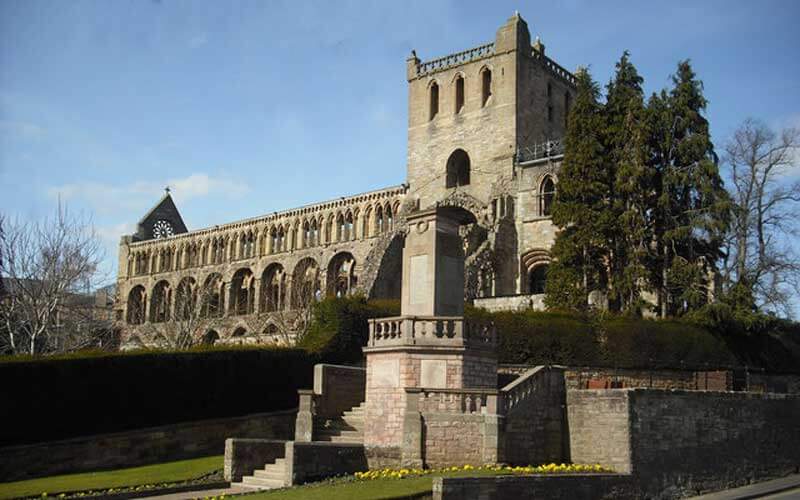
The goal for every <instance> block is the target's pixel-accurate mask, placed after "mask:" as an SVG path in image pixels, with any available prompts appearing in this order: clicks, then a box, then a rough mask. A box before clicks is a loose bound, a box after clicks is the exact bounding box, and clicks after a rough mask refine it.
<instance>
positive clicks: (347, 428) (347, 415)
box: [314, 402, 366, 444]
mask: <svg viewBox="0 0 800 500" xmlns="http://www.w3.org/2000/svg"><path fill="white" fill-rule="evenodd" d="M365 404H366V402H362V403H361V404H360V405H358V406H354V407H353V408H351V409H349V410H347V411H346V412H344V413H343V414H342V416H341V417H339V418H336V419H331V420H325V421H318V422H314V441H329V442H332V443H358V444H363V443H364V405H365Z"/></svg>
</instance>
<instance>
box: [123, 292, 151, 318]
mask: <svg viewBox="0 0 800 500" xmlns="http://www.w3.org/2000/svg"><path fill="white" fill-rule="evenodd" d="M146 303H147V293H146V291H145V289H144V287H143V286H142V285H137V286H135V287H133V288H132V289H131V291H130V293H129V294H128V311H127V312H128V318H127V319H128V324H130V325H141V324H142V323H144V311H145V304H146Z"/></svg>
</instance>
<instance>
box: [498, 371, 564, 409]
mask: <svg viewBox="0 0 800 500" xmlns="http://www.w3.org/2000/svg"><path fill="white" fill-rule="evenodd" d="M553 368H557V369H560V368H561V367H553ZM550 371H551V367H550V366H536V367H533V368H531V369H530V370H527V371H526V372H525V373H523V374H522V375H520V376H519V378H517V379H516V380H514V381H513V382H511V383H510V384H508V385H506V386H505V387H503V388H502V389H500V410H501V411H502V413H503V414H504V415H505V414H508V412H510V411H511V410H513V409H514V408H516V407H517V406H519V405H520V404H522V403H524V402H526V401H527V400H528V399H529V398H530V397H531V396H533V395H534V394H536V393H537V391H538V390H539V386H540V384H541V382H542V376H543V375H545V374H548V373H550Z"/></svg>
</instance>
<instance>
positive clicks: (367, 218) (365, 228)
mask: <svg viewBox="0 0 800 500" xmlns="http://www.w3.org/2000/svg"><path fill="white" fill-rule="evenodd" d="M371 218H372V209H371V208H367V209H366V210H365V211H364V220H363V221H362V222H361V226H362V228H361V236H362V237H363V238H369V237H370V236H372V234H371V232H370V222H371Z"/></svg>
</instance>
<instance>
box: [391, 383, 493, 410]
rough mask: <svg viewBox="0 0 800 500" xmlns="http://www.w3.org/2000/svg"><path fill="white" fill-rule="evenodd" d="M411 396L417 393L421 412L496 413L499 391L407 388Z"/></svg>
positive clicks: (418, 406)
mask: <svg viewBox="0 0 800 500" xmlns="http://www.w3.org/2000/svg"><path fill="white" fill-rule="evenodd" d="M406 392H407V393H408V396H409V397H413V395H414V394H415V393H416V394H417V397H418V402H417V408H418V410H419V411H420V412H433V413H457V414H465V415H471V414H478V415H479V414H496V413H497V410H498V408H499V407H498V391H497V390H496V389H430V388H424V387H415V388H409V389H406Z"/></svg>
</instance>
